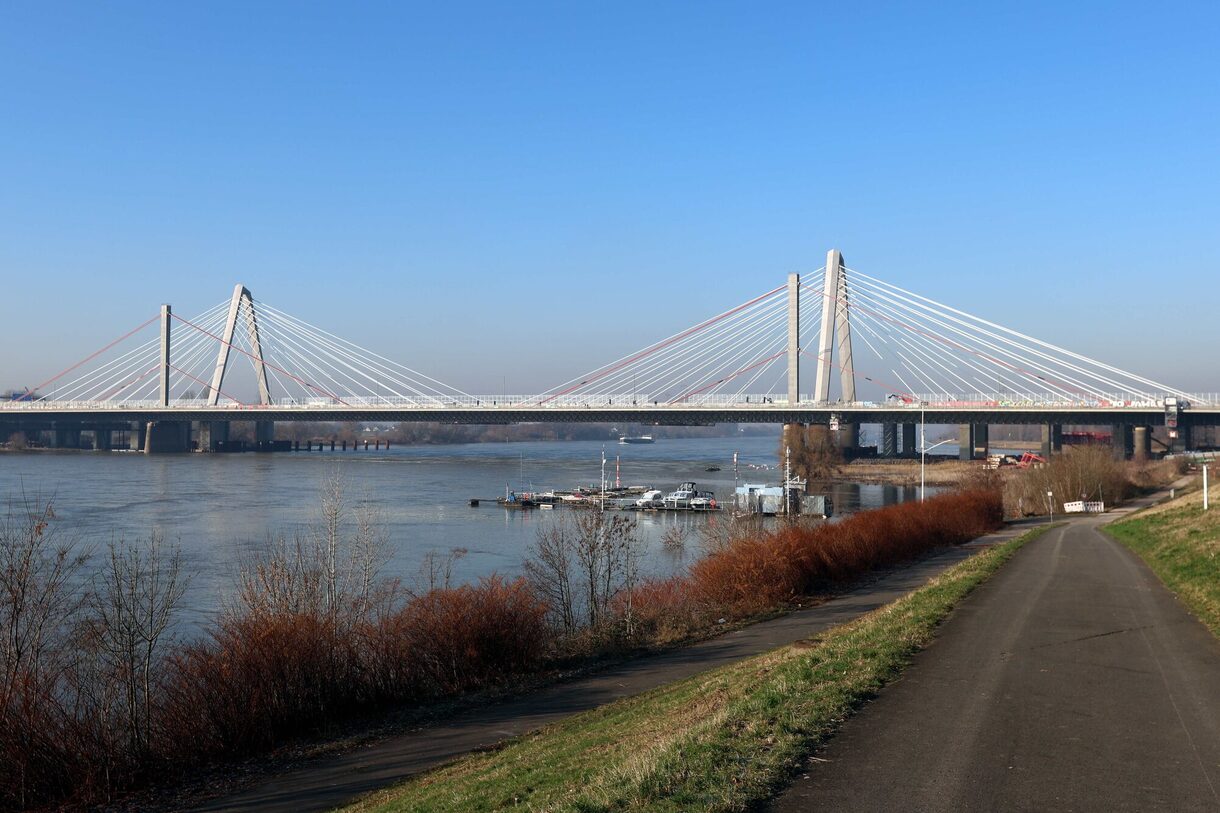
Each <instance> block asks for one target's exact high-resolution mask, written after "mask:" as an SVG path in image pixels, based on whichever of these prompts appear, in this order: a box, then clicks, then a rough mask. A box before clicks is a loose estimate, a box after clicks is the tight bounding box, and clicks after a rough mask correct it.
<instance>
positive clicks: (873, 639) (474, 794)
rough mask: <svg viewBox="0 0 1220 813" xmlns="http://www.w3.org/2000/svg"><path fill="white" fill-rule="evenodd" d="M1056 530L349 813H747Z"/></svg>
mask: <svg viewBox="0 0 1220 813" xmlns="http://www.w3.org/2000/svg"><path fill="white" fill-rule="evenodd" d="M1045 530H1046V529H1045V528H1040V529H1038V530H1036V531H1031V532H1030V533H1027V534H1025V535H1023V536H1022V537H1020V538H1018V539H1015V540H1013V541H1011V542H1008V543H1005V544H1003V545H998V546H996V547H993V548H991V549H989V550H987V551H984V552H983V553H980V554H978V555H976V556H973V557H971V558H970V559H968V560H966V561H964V562H962V563H960V564H958V565H956V566H955V567H953V568H951V569H950V570H948V571H946V572H945V573H944V574H942V575H941V576H940V577H938V578H936V579H934V580H932V581H931V582H930V583H929V584H928V585H927V586H926V587H924V588H922V589H920V590H917V591H915V592H913V593H911V594H909V595H907V596H905V597H904V598H902V599H899V600H898V601H895V602H894V603H892V604H889V605H887V606H885V607H883V608H881V609H879V610H877V611H875V612H872V613H869V614H868V615H866V616H863V617H862V618H860V619H857V620H856V621H854V622H852V623H849V624H845V625H843V626H840V627H836V628H834V629H832V630H829V631H827V632H825V633H823V634H821V635H819V636H817V637H816V638H814V639H811V640H808V641H802V642H798V643H797V644H794V645H791V646H785V647H781V648H779V649H777V650H774V651H772V652H768V653H766V654H763V655H759V656H757V657H753V658H749V659H746V660H743V661H740V662H738V663H734V664H731V665H729V666H725V667H722V668H719V669H715V670H712V671H710V672H707V673H704V674H701V675H697V676H695V677H692V678H688V679H686V680H682V681H679V682H677V683H673V684H670V685H667V686H664V687H661V688H659V689H655V690H653V691H651V692H647V693H645V694H642V695H638V696H636V697H631V698H627V699H625V700H622V701H619V702H617V703H613V704H610V705H607V706H604V707H602V708H599V709H595V710H593V711H590V712H586V713H583V714H578V715H575V716H573V717H571V718H568V719H566V720H564V721H562V722H560V723H557V724H555V725H551V726H548V727H546V728H543V729H541V730H539V731H537V732H534V733H532V734H528V735H525V736H523V737H518V738H516V739H514V740H511V741H509V742H508V743H506V744H505V745H503V746H501V747H499V748H497V749H495V750H494V751H489V752H484V753H478V754H473V755H470V756H467V757H464V758H462V759H459V760H457V761H455V762H452V763H450V764H448V765H445V766H442V767H440V768H438V769H436V770H434V771H431V772H429V773H427V774H424V775H422V776H419V777H417V778H415V779H412V780H409V781H408V782H406V783H404V784H402V785H398V786H396V787H392V788H389V789H387V790H383V791H380V792H377V793H374V794H372V795H370V796H368V797H366V798H365V799H363V800H362V801H361V802H359V803H357V804H356V805H354V806H352V807H350V808H348V810H351V811H408V810H409V811H437V813H445V812H446V811H454V812H455V813H456V811H462V812H463V813H468V812H469V811H493V810H528V811H573V812H574V813H593V811H635V810H648V811H689V810H700V811H735V810H744V809H746V808H747V807H748V806H749V805H751V804H754V803H757V802H758V801H761V800H763V799H766V798H768V797H770V796H771V795H772V794H773V793H774V791H775V790H776V789H778V788H779V787H781V786H782V785H783V784H784V782H785V781H786V780H787V779H789V778H790V777H791V775H792V773H793V771H794V770H796V769H797V768H798V767H799V766H800V764H801V762H802V760H803V758H804V757H806V756H807V755H808V754H809V753H810V752H811V751H812V750H813V748H815V747H816V746H817V744H818V743H819V742H821V741H823V740H824V739H826V738H827V737H828V736H830V735H831V734H832V733H833V732H834V730H835V729H836V728H837V727H838V726H839V725H840V723H842V721H843V720H844V718H845V717H847V716H848V715H850V714H851V713H852V712H853V711H854V710H855V709H857V708H858V707H859V706H860V705H861V704H863V703H864V702H865V701H867V700H868V699H869V698H871V697H873V696H874V695H875V694H876V693H877V692H878V691H879V690H880V689H881V687H882V686H884V685H885V684H886V683H887V682H889V681H890V680H892V679H893V678H894V677H895V676H896V675H897V674H898V673H899V672H900V671H901V670H902V669H903V667H904V666H905V665H906V664H907V663H908V661H909V660H910V657H911V655H912V654H913V653H915V652H916V651H917V650H919V649H921V648H922V647H924V646H926V645H927V644H928V642H929V641H931V639H932V637H933V635H934V634H935V630H936V627H937V625H938V624H939V623H940V622H941V621H942V620H943V619H944V618H945V616H947V615H948V614H949V612H950V610H952V608H953V607H954V605H956V604H957V603H958V602H959V601H961V599H962V598H963V597H965V596H966V594H968V593H969V592H970V591H971V590H973V589H974V588H975V587H976V586H977V585H979V584H980V583H982V582H983V581H984V580H986V579H987V578H988V577H989V576H990V575H991V574H992V573H994V572H995V571H996V570H997V569H998V568H999V567H1000V565H1002V564H1003V563H1004V562H1005V561H1007V560H1008V559H1009V558H1010V557H1011V556H1012V555H1013V554H1014V553H1016V551H1017V549H1018V548H1020V547H1021V545H1023V544H1025V543H1026V542H1028V541H1029V540H1031V539H1033V538H1034V537H1036V536H1038V535H1040V534H1041V533H1042V532H1043V531H1045Z"/></svg>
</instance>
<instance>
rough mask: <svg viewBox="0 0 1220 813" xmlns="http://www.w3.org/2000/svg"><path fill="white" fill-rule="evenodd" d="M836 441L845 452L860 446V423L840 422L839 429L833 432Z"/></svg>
mask: <svg viewBox="0 0 1220 813" xmlns="http://www.w3.org/2000/svg"><path fill="white" fill-rule="evenodd" d="M832 434H834V436H835V443H836V444H838V446H839V448H840V449H842V450H843V451H844V452H846V451H848V450H849V449H858V448H860V425H859V424H856V423H840V424H839V431H838V432H834V433H832Z"/></svg>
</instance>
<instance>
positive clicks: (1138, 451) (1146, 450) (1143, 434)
mask: <svg viewBox="0 0 1220 813" xmlns="http://www.w3.org/2000/svg"><path fill="white" fill-rule="evenodd" d="M1131 447H1132V457H1134V458H1135V459H1136V460H1147V459H1148V458H1149V457H1151V456H1152V433H1151V432H1150V431H1148V427H1147V426H1135V427H1132V428H1131Z"/></svg>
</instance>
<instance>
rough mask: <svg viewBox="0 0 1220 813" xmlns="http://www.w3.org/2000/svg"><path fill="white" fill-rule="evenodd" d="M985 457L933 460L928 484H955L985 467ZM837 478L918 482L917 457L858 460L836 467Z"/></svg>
mask: <svg viewBox="0 0 1220 813" xmlns="http://www.w3.org/2000/svg"><path fill="white" fill-rule="evenodd" d="M985 468H986V464H985V463H984V461H982V460H974V461H967V460H943V459H939V458H938V459H933V460H929V461H928V465H927V483H928V485H930V486H955V485H958V484H959V483H962V482H964V481H966V480H968V479H970V478H971V477H973V476H974V475H975V474H976V473H977V472H979V471H981V470H984V469H985ZM834 476H835V479H837V480H850V481H852V482H856V483H884V484H887V485H903V486H912V485H919V461H918V460H855V461H852V462H851V463H844V464H842V465H839V466H837V467H836V468H835V474H834Z"/></svg>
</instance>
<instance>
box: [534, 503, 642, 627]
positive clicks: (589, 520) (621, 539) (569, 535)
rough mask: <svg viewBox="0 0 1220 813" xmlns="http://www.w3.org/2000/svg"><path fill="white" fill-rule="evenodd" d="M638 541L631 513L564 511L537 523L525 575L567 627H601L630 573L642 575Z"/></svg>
mask: <svg viewBox="0 0 1220 813" xmlns="http://www.w3.org/2000/svg"><path fill="white" fill-rule="evenodd" d="M637 545H638V535H637V533H636V525H635V521H634V520H632V519H629V518H627V517H624V516H619V515H609V514H607V513H605V512H603V511H583V512H580V513H574V514H568V515H564V516H561V517H559V518H556V519H554V520H552V521H551V522H550V523H549V524H547V525H545V526H543V527H542V528H540V529H539V531H538V536H537V539H536V540H535V542H534V545H533V546H532V548H531V551H530V553H531V556H530V558H529V559H528V560H527V561H526V563H525V572H526V576H527V578H529V579H530V581H531V583H532V584H533V585H534V588H535V590H537V591H538V593H539V595H541V596H542V597H543V598H544V600H546V601H547V603H548V604H549V605H550V606H551V607H552V612H553V613H554V614H555V615H556V616H557V617H558V619H559V621H560V623H561V624H562V625H563V627H564V629H566V630H572V629H575V628H576V627H577V626H579V625H580V624H581V623H584V624H586V625H587V626H589V627H591V628H593V629H597V628H600V627H601V626H602V625H603V624H605V623H606V622H607V621H608V620H609V609H610V603H611V602H612V601H613V599H614V597H615V596H616V595H617V594H618V592H619V591H620V590H621V589H623V587H624V584H625V582H626V581H627V580H628V578H630V579H631V580H632V581H633V582H634V580H636V579H637V578H638V552H637V550H636V546H637Z"/></svg>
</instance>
